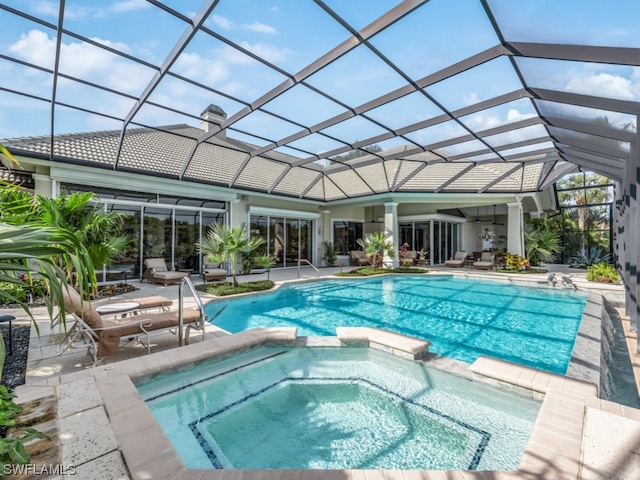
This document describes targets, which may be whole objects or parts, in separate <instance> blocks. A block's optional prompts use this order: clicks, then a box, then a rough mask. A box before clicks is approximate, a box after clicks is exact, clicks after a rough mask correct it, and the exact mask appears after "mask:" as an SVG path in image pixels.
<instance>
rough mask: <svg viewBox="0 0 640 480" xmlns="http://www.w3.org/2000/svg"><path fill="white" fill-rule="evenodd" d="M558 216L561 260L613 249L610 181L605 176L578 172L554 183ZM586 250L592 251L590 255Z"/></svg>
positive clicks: (576, 259) (574, 260)
mask: <svg viewBox="0 0 640 480" xmlns="http://www.w3.org/2000/svg"><path fill="white" fill-rule="evenodd" d="M556 196H557V202H558V208H559V210H560V213H561V215H557V216H554V217H553V218H555V219H556V220H559V221H561V224H560V225H559V229H561V231H562V246H563V252H562V258H559V259H558V260H559V261H561V262H562V263H568V264H570V263H584V261H585V256H586V257H587V258H590V257H594V258H591V260H595V259H596V258H598V257H605V256H606V255H607V254H611V253H612V252H613V241H612V239H613V235H612V221H611V219H612V217H613V183H612V182H611V180H609V179H608V178H607V177H604V176H602V175H598V174H595V173H588V172H581V173H577V174H572V175H568V176H566V177H564V178H562V179H561V180H559V181H558V182H557V183H556ZM589 252H592V253H594V255H591V254H590V253H589Z"/></svg>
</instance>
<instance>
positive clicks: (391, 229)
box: [382, 202, 400, 268]
mask: <svg viewBox="0 0 640 480" xmlns="http://www.w3.org/2000/svg"><path fill="white" fill-rule="evenodd" d="M384 237H385V240H386V241H387V242H392V243H393V251H394V252H395V256H394V257H393V258H390V257H389V256H388V255H385V256H384V258H383V259H382V261H383V263H384V264H385V265H392V266H393V268H398V266H399V265H400V263H399V261H398V250H399V249H400V236H399V235H398V204H397V203H395V202H387V203H385V204H384Z"/></svg>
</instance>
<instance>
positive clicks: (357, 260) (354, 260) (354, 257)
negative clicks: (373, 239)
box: [349, 250, 371, 267]
mask: <svg viewBox="0 0 640 480" xmlns="http://www.w3.org/2000/svg"><path fill="white" fill-rule="evenodd" d="M349 263H351V265H355V266H358V267H361V266H363V265H369V264H370V263H371V262H369V258H367V252H365V251H363V250H351V251H350V252H349Z"/></svg>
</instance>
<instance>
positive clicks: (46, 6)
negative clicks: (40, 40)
mask: <svg viewBox="0 0 640 480" xmlns="http://www.w3.org/2000/svg"><path fill="white" fill-rule="evenodd" d="M32 9H33V12H34V13H37V14H38V15H42V16H48V17H57V16H58V12H59V10H60V2H47V1H45V2H37V3H35V4H34V5H33V7H32Z"/></svg>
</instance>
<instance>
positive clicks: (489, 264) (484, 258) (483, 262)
mask: <svg viewBox="0 0 640 480" xmlns="http://www.w3.org/2000/svg"><path fill="white" fill-rule="evenodd" d="M495 259H496V256H495V254H493V253H491V252H482V254H481V255H480V260H477V261H475V262H473V268H477V269H478V270H491V269H492V268H493V267H494V266H495Z"/></svg>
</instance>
